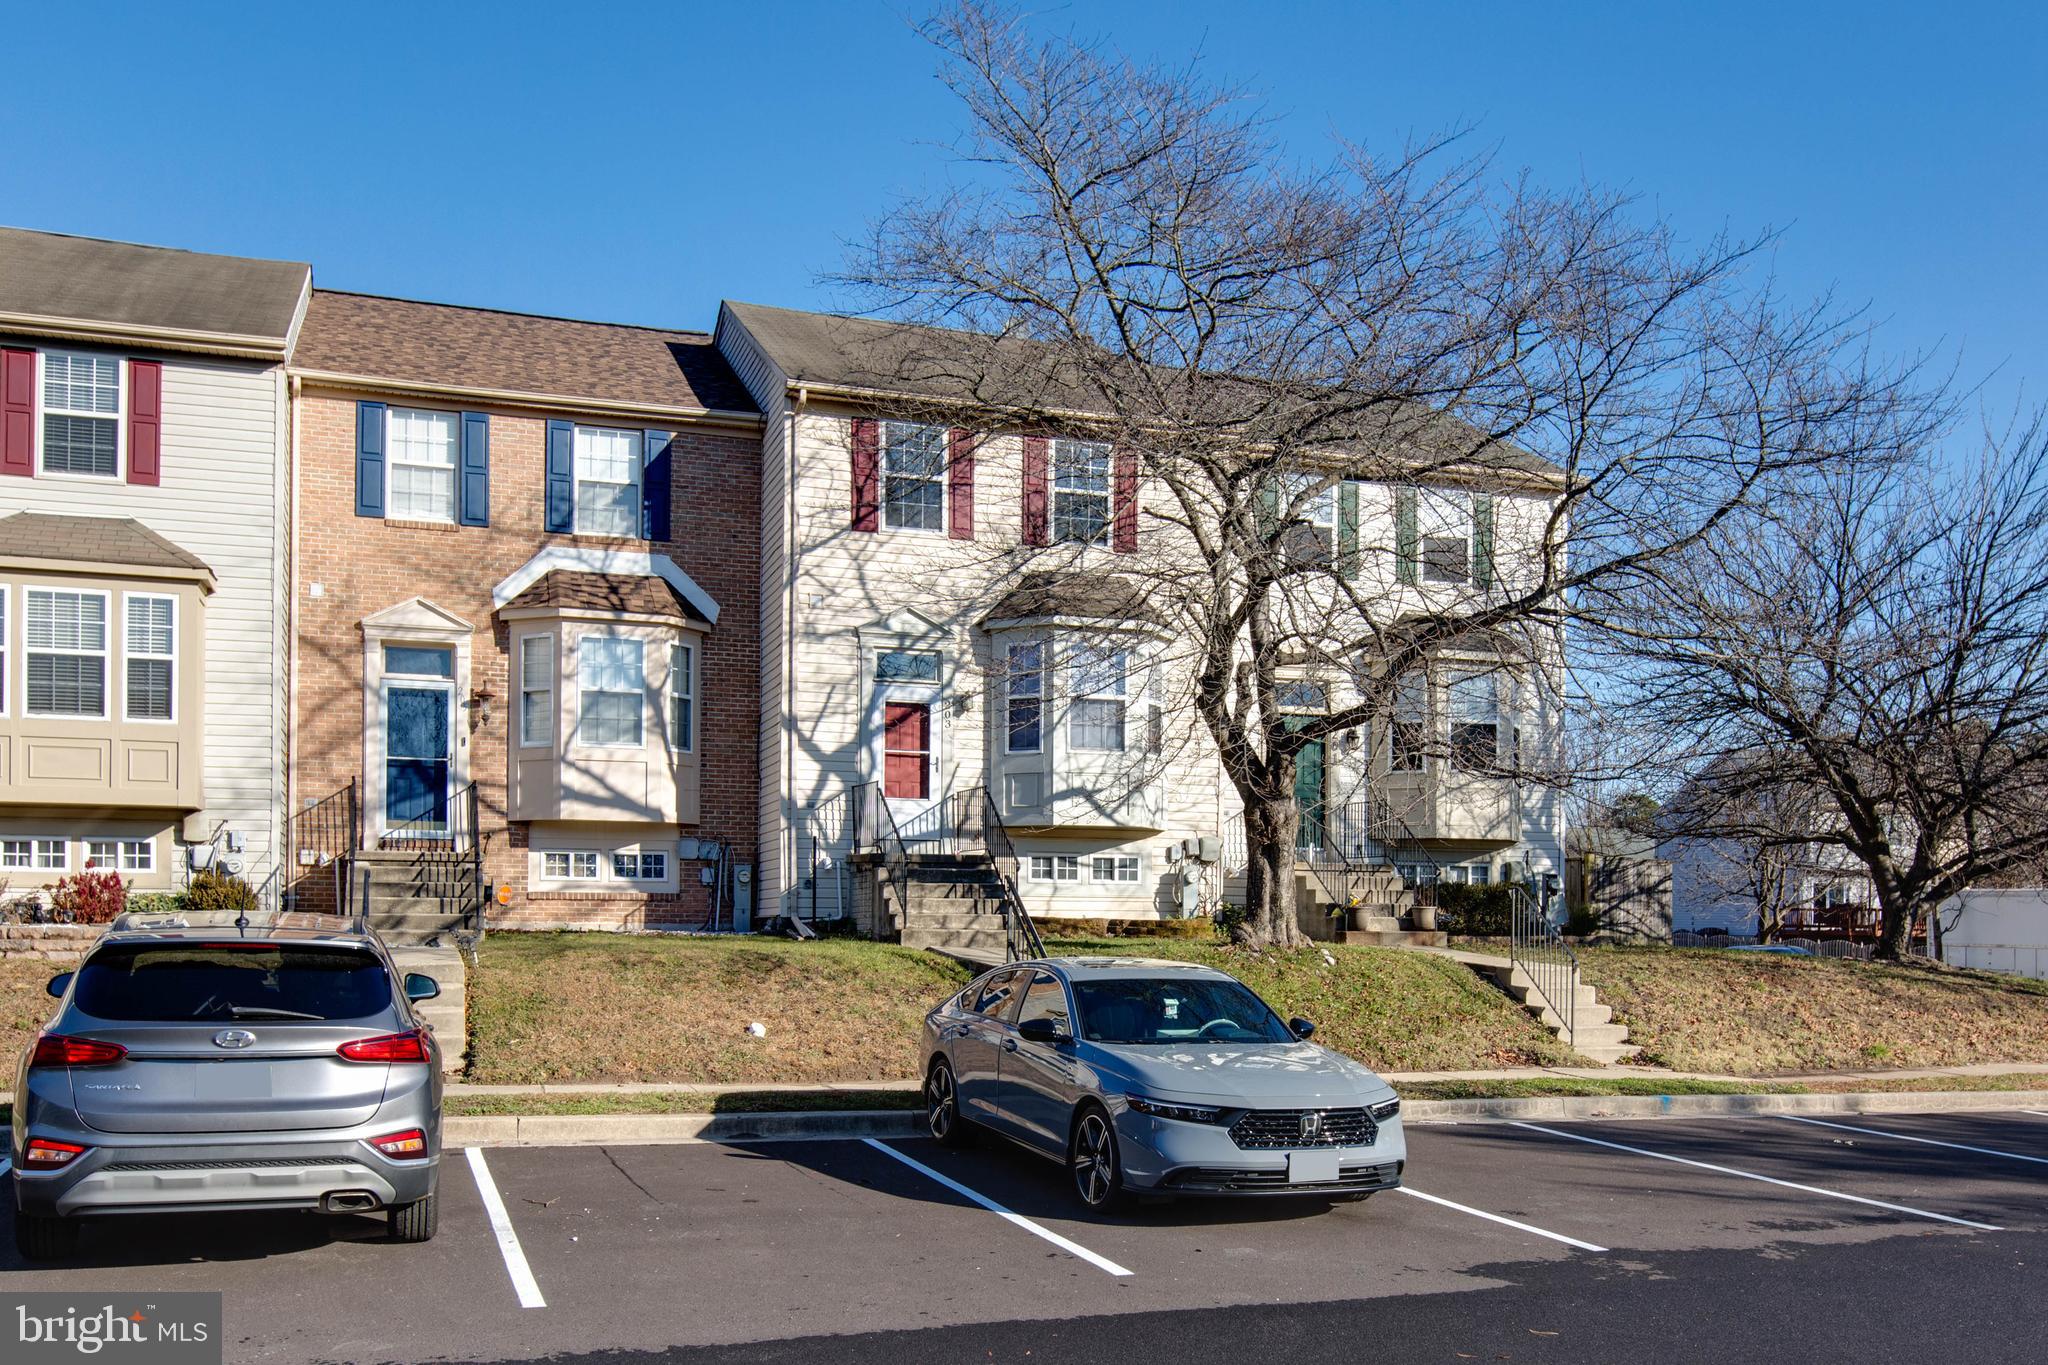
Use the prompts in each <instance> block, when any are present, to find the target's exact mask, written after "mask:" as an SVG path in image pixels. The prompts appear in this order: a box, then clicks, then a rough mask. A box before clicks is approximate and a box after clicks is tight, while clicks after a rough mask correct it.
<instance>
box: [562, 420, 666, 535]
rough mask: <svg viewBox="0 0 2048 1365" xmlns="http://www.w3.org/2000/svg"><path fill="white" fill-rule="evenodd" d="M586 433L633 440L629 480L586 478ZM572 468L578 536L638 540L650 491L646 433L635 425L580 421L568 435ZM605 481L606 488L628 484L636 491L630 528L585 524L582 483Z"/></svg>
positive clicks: (631, 503) (572, 516)
mask: <svg viewBox="0 0 2048 1365" xmlns="http://www.w3.org/2000/svg"><path fill="white" fill-rule="evenodd" d="M585 436H625V437H629V438H630V439H631V440H632V443H633V454H632V458H631V459H630V460H628V461H627V464H628V466H629V467H630V468H631V469H632V471H633V478H632V480H631V482H630V483H627V484H623V485H622V484H619V483H616V482H614V481H613V480H610V479H585V478H584V477H583V438H584V437H585ZM569 470H570V485H571V487H570V493H569V498H570V517H569V526H570V529H571V530H572V531H573V532H574V533H575V534H576V535H579V536H605V537H608V538H610V539H614V540H638V539H640V537H641V534H642V533H643V532H644V531H645V530H646V529H647V528H646V526H645V525H643V524H642V523H643V519H644V517H645V515H646V514H645V512H644V510H643V509H644V508H645V507H646V492H647V433H646V432H644V431H640V430H637V429H635V428H633V427H604V426H588V425H585V424H584V423H581V422H578V423H577V424H576V426H575V428H574V430H573V431H572V432H571V433H570V437H569ZM585 483H591V484H602V485H603V486H604V487H606V488H620V487H628V488H631V489H632V490H633V497H632V498H631V500H630V501H629V504H628V505H629V507H630V508H631V509H632V514H633V527H632V529H631V530H629V531H609V530H607V531H600V530H595V529H593V528H591V527H587V526H585V525H584V524H583V485H584V484H585Z"/></svg>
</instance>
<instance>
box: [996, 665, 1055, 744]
mask: <svg viewBox="0 0 2048 1365" xmlns="http://www.w3.org/2000/svg"><path fill="white" fill-rule="evenodd" d="M1008 658H1009V666H1008V669H1007V670H1006V671H1005V673H1004V675H1003V686H1004V690H1005V692H1006V694H1007V710H1006V716H1005V719H1006V721H1007V735H1008V738H1007V740H1006V741H1005V751H1006V752H1008V753H1013V754H1035V753H1038V752H1039V751H1040V750H1041V749H1043V748H1044V747H1045V646H1044V645H1043V644H1041V643H1039V642H1038V641H1036V640H1033V641H1031V642H1029V643H1027V644H1014V645H1011V646H1010V648H1009V655H1008Z"/></svg>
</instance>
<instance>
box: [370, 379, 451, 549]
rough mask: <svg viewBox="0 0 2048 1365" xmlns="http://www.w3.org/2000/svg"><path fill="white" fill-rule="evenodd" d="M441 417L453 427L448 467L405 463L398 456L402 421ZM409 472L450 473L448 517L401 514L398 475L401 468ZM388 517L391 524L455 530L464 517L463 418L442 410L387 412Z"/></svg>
mask: <svg viewBox="0 0 2048 1365" xmlns="http://www.w3.org/2000/svg"><path fill="white" fill-rule="evenodd" d="M413 416H419V417H439V418H445V419H446V420H447V421H448V423H449V431H448V438H449V439H448V463H447V464H445V465H440V464H431V463H429V462H427V461H424V460H410V459H405V460H402V459H400V458H399V455H398V452H399V448H400V443H399V439H398V422H399V419H400V418H401V417H413ZM401 466H402V467H404V468H406V469H445V470H446V471H447V472H448V515H447V516H445V517H441V516H427V515H422V514H420V513H417V512H409V511H408V512H403V513H401V512H397V511H394V510H393V509H394V508H395V507H396V506H397V505H398V503H397V479H396V475H397V473H398V470H399V468H400V467H401ZM384 516H385V519H386V520H387V521H424V522H432V523H434V524H435V525H442V526H453V525H455V523H456V522H457V521H458V520H460V518H461V516H462V414H461V413H459V412H446V411H444V410H442V409H440V408H413V407H405V408H399V407H392V408H386V409H385V410H384Z"/></svg>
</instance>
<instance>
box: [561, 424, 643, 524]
mask: <svg viewBox="0 0 2048 1365" xmlns="http://www.w3.org/2000/svg"><path fill="white" fill-rule="evenodd" d="M642 440H643V436H642V433H640V432H638V431H625V430H618V429H615V428H611V427H583V426H579V427H577V428H576V440H575V450H576V531H577V534H579V535H586V536H638V535H639V534H640V480H641V464H642V456H641V442H642Z"/></svg>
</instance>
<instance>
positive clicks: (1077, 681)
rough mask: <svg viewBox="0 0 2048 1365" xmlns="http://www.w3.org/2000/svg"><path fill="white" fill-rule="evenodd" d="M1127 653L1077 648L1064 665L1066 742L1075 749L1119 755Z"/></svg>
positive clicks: (1083, 647)
mask: <svg viewBox="0 0 2048 1365" xmlns="http://www.w3.org/2000/svg"><path fill="white" fill-rule="evenodd" d="M1130 660H1131V656H1130V651H1129V650H1125V649H1117V648H1112V647H1108V646H1101V645H1086V644H1083V645H1076V646H1074V648H1073V651H1072V653H1071V654H1070V656H1069V658H1068V662H1067V694H1068V702H1067V720H1068V729H1067V739H1068V743H1069V744H1071V745H1072V746H1073V747H1074V748H1076V749H1090V750H1095V751H1097V752H1120V751H1122V749H1123V747H1124V709H1125V705H1126V703H1125V701H1124V697H1125V694H1126V690H1127V687H1128V683H1129V674H1130Z"/></svg>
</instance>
